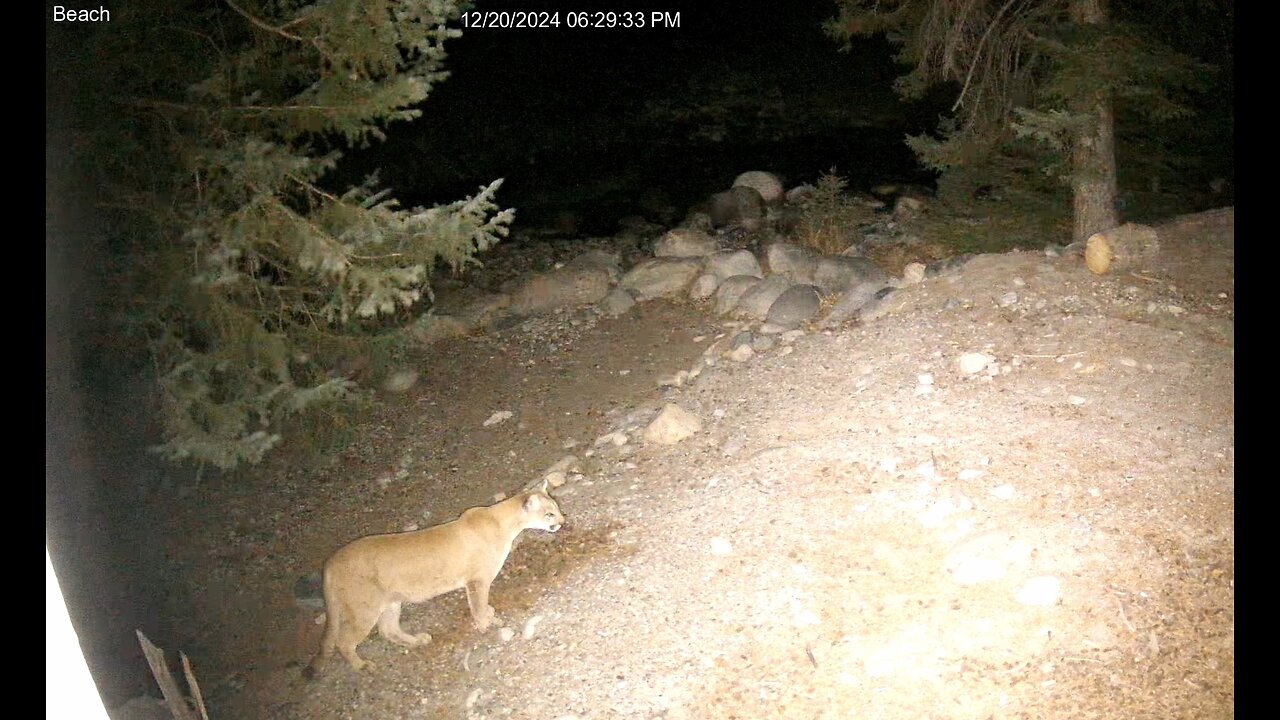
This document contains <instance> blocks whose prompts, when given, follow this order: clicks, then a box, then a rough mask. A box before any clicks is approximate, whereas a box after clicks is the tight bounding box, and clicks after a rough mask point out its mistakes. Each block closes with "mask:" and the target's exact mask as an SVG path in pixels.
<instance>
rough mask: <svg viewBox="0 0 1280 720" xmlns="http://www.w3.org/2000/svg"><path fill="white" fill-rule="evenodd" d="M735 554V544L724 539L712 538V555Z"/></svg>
mask: <svg viewBox="0 0 1280 720" xmlns="http://www.w3.org/2000/svg"><path fill="white" fill-rule="evenodd" d="M732 553H733V544H732V543H730V542H729V541H728V540H725V539H724V538H722V537H713V538H711V554H712V555H730V554H732Z"/></svg>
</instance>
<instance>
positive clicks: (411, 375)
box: [382, 369, 418, 393]
mask: <svg viewBox="0 0 1280 720" xmlns="http://www.w3.org/2000/svg"><path fill="white" fill-rule="evenodd" d="M417 384H418V371H417V370H408V369H405V370H396V371H395V372H393V373H391V374H390V375H387V379H386V380H384V381H383V383H382V389H383V390H386V391H387V392H389V393H402V392H405V391H406V390H408V389H409V388H411V387H413V386H414V385H417Z"/></svg>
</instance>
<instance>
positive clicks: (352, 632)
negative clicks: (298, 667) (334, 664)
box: [306, 487, 564, 677]
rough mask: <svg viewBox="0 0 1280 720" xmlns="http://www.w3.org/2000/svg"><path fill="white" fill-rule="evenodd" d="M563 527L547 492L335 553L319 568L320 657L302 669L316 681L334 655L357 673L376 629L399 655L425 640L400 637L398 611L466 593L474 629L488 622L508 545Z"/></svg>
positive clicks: (351, 545) (364, 540) (518, 497)
mask: <svg viewBox="0 0 1280 720" xmlns="http://www.w3.org/2000/svg"><path fill="white" fill-rule="evenodd" d="M563 523H564V516H563V515H561V514H560V507H559V506H558V505H557V504H556V501H555V500H554V499H552V498H551V496H549V495H547V494H546V492H545V487H544V488H543V489H541V490H531V491H528V492H524V493H521V494H519V495H516V496H515V497H512V498H509V499H507V500H503V501H502V502H499V503H497V504H495V505H491V506H489V507H475V508H471V509H470V510H467V511H466V512H464V513H462V515H461V516H460V517H459V518H458V519H457V520H454V521H452V522H447V523H444V524H443V525H436V526H434V527H429V528H427V529H425V530H416V531H413V532H405V533H393V534H390V535H370V536H368V537H362V538H360V539H358V540H355V541H352V542H351V543H349V544H347V545H346V546H344V547H342V548H341V549H339V550H338V551H337V552H335V553H334V554H333V556H332V557H330V558H329V560H328V561H327V562H325V565H324V603H325V616H326V617H325V631H324V639H323V640H322V641H321V645H320V653H319V654H318V655H316V658H315V660H313V661H312V662H311V665H310V666H309V667H308V668H307V672H306V675H307V676H308V677H314V676H315V674H316V672H318V671H319V670H320V669H321V668H322V667H324V664H325V662H326V661H327V660H328V659H329V656H331V655H332V654H333V651H334V649H337V650H338V652H340V653H342V656H343V657H345V658H346V659H347V662H349V663H351V666H352V667H354V668H355V669H356V670H359V669H361V668H362V667H364V665H365V662H364V660H362V659H361V658H360V656H359V655H358V654H356V646H357V645H359V644H360V643H361V642H362V641H363V640H364V639H365V638H366V637H368V636H369V633H370V631H372V630H373V627H374V625H375V624H376V625H377V626H378V632H379V633H381V634H382V636H383V637H385V638H386V639H388V640H390V641H391V642H394V643H396V644H399V645H403V646H405V647H417V646H419V645H423V644H426V643H427V642H430V640H431V636H430V635H428V634H426V633H422V634H420V635H410V634H408V633H406V632H405V631H404V630H401V629H400V607H401V605H402V604H404V603H419V602H425V601H427V600H430V599H431V598H433V597H436V596H437V595H443V594H444V593H447V592H451V591H453V590H458V589H460V588H466V590H467V603H468V604H469V605H470V606H471V617H472V619H473V620H474V621H475V625H476V628H478V629H479V630H482V631H483V630H486V629H488V627H489V624H490V623H491V622H492V621H493V608H492V607H490V606H489V585H490V583H492V582H493V579H494V578H495V577H497V575H498V572H499V571H500V570H502V565H503V563H505V562H506V560H507V554H508V553H510V552H511V543H512V542H513V541H514V540H515V539H516V536H517V535H519V534H520V532H521V531H523V530H526V529H538V530H550V531H551V532H555V531H556V530H559V529H560V526H561V525H562V524H563Z"/></svg>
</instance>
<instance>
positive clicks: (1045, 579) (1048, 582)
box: [1013, 575, 1062, 607]
mask: <svg viewBox="0 0 1280 720" xmlns="http://www.w3.org/2000/svg"><path fill="white" fill-rule="evenodd" d="M1061 596H1062V583H1061V581H1059V580H1058V578H1056V577H1053V576H1052V575H1041V576H1040V577H1034V578H1031V579H1030V580H1028V581H1027V582H1026V584H1025V585H1023V586H1022V589H1020V590H1018V592H1017V594H1016V595H1014V596H1013V599H1014V600H1017V601H1018V602H1019V603H1021V604H1022V605H1033V606H1036V607H1048V606H1050V605H1053V604H1054V603H1056V602H1058V598H1059V597H1061Z"/></svg>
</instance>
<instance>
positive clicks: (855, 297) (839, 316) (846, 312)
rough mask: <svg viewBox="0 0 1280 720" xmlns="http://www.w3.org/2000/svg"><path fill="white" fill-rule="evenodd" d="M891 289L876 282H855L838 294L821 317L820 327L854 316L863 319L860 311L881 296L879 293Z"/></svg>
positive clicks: (841, 321) (837, 323) (827, 326)
mask: <svg viewBox="0 0 1280 720" xmlns="http://www.w3.org/2000/svg"><path fill="white" fill-rule="evenodd" d="M886 290H891V288H889V287H888V286H886V285H881V284H880V283H877V282H866V283H855V284H854V285H852V286H851V287H849V288H848V289H846V290H845V291H844V293H842V294H841V295H840V297H839V298H838V299H837V300H836V304H835V305H833V306H832V307H831V312H829V313H827V316H826V317H825V318H823V319H822V327H824V328H831V327H835V326H837V325H839V324H841V323H843V322H847V321H849V320H852V319H854V318H855V317H856V318H859V319H864V318H863V317H862V312H863V311H864V310H865V309H866V308H868V307H870V306H871V305H872V304H874V303H875V302H876V301H877V300H878V299H880V298H881V297H883V295H881V293H884V292H885V291H886Z"/></svg>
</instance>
